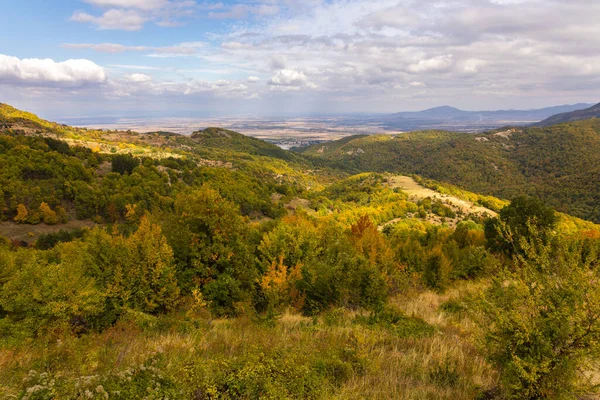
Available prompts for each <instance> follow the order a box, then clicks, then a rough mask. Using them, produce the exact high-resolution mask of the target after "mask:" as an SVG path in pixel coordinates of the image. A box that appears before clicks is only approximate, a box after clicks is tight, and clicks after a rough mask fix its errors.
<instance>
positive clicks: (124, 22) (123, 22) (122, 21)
mask: <svg viewBox="0 0 600 400" xmlns="http://www.w3.org/2000/svg"><path fill="white" fill-rule="evenodd" d="M149 20H150V18H148V17H146V16H144V15H143V14H141V13H139V12H138V11H135V10H120V9H111V10H108V11H106V12H105V13H104V14H102V15H101V16H99V17H95V16H93V15H90V14H88V13H85V12H82V11H77V12H75V13H74V14H73V16H72V17H71V21H75V22H89V23H91V24H92V25H96V26H97V27H98V29H100V30H123V31H139V30H140V29H142V28H143V27H144V24H145V23H146V22H148V21H149Z"/></svg>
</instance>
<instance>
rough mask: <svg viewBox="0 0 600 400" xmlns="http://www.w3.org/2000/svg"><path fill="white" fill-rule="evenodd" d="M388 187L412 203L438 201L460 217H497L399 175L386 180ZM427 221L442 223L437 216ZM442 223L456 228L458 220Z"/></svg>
mask: <svg viewBox="0 0 600 400" xmlns="http://www.w3.org/2000/svg"><path fill="white" fill-rule="evenodd" d="M388 185H390V187H392V188H399V189H402V191H404V192H406V193H407V194H408V198H409V200H411V201H414V202H417V201H419V200H423V199H426V198H428V197H429V198H431V199H432V200H435V199H437V200H440V201H441V202H442V203H444V204H445V205H447V206H449V207H451V208H452V209H453V210H454V211H455V212H456V213H457V214H462V215H469V214H475V215H481V216H483V215H485V214H487V215H489V216H491V217H495V216H497V215H498V214H497V213H496V212H494V211H492V210H490V209H489V208H485V207H481V206H478V205H475V204H473V203H472V202H470V201H466V200H462V199H459V198H458V197H455V196H450V195H445V194H441V193H438V192H436V191H434V190H431V189H428V188H426V187H423V186H421V185H419V184H418V183H417V182H416V181H415V180H414V179H413V178H411V177H409V176H401V175H397V176H393V177H391V178H390V179H389V180H388ZM427 220H428V221H429V222H431V223H434V224H441V223H442V218H441V217H439V216H437V215H433V214H429V215H428V216H427ZM444 221H445V223H446V224H448V225H450V226H456V224H457V223H458V222H459V218H444ZM393 222H397V221H390V222H388V223H386V224H384V225H383V226H385V225H389V224H390V223H393Z"/></svg>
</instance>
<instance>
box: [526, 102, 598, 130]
mask: <svg viewBox="0 0 600 400" xmlns="http://www.w3.org/2000/svg"><path fill="white" fill-rule="evenodd" d="M590 118H600V103H598V104H596V105H594V106H592V107H590V108H586V109H583V110H576V111H571V112H563V113H561V114H557V115H553V116H551V117H550V118H547V119H545V120H543V121H542V122H538V123H537V124H536V126H550V125H555V124H562V123H564V122H573V121H579V120H582V119H590Z"/></svg>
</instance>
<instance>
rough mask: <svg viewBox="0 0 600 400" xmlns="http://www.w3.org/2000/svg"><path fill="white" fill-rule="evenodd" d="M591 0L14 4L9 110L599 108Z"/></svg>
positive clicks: (3, 95) (7, 12)
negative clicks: (589, 105)
mask: <svg viewBox="0 0 600 400" xmlns="http://www.w3.org/2000/svg"><path fill="white" fill-rule="evenodd" d="M599 19H600V4H598V2H597V1H596V0H571V1H569V2H566V1H563V0H453V1H442V0H418V1H417V0H379V1H373V0H303V1H300V0H243V1H240V0H237V1H235V0H227V1H210V0H206V1H205V0H196V1H194V0H57V1H47V0H45V1H43V0H26V1H23V0H4V1H3V4H2V18H1V20H2V23H1V24H0V102H6V103H9V104H13V105H15V106H17V107H20V108H24V109H28V110H31V111H34V112H37V113H39V114H40V115H42V116H46V117H49V118H66V117H81V116H103V115H132V116H198V117H201V116H209V115H220V116H241V115H244V116H248V115H256V116H263V115H273V114H314V113H329V114H341V113H344V114H346V113H354V112H396V111H402V110H416V109H423V108H428V107H433V106H439V105H442V104H449V105H453V106H457V107H461V108H465V109H499V108H537V107H542V106H549V105H557V104H566V103H577V102H597V101H599V100H598V98H597V93H598V89H600V26H599V24H598V23H597V21H598V20H599Z"/></svg>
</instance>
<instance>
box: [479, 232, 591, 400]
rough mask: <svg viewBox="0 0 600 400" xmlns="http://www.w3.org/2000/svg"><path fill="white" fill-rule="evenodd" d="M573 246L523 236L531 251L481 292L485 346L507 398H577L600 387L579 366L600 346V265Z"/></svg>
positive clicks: (523, 246)
mask: <svg viewBox="0 0 600 400" xmlns="http://www.w3.org/2000/svg"><path fill="white" fill-rule="evenodd" d="M569 247H571V248H569ZM573 247H576V246H570V244H569V243H564V242H561V241H558V242H557V243H554V245H553V246H551V245H548V244H544V240H542V239H540V238H539V237H535V236H534V238H533V239H531V240H530V241H525V240H524V239H523V240H521V244H520V248H521V249H522V251H523V252H524V255H523V256H518V257H517V258H516V259H515V263H514V265H513V266H512V268H508V269H506V270H504V271H503V272H502V273H500V274H499V275H498V276H497V277H495V278H494V279H493V281H492V285H491V286H490V288H489V289H488V290H487V292H486V293H485V295H484V296H482V298H481V299H480V302H479V307H478V308H479V311H480V317H479V322H480V324H481V326H482V329H483V330H484V332H485V337H484V339H485V340H484V348H485V350H486V352H487V355H488V358H489V360H490V361H491V362H492V363H493V364H495V365H496V366H497V367H498V370H499V371H500V383H501V385H502V387H503V389H504V392H505V394H506V396H507V397H508V398H512V399H541V398H545V399H550V398H551V399H561V398H575V395H576V394H579V395H585V394H587V393H589V392H591V391H593V389H594V387H593V386H592V383H591V382H589V381H587V380H586V378H585V376H584V375H583V374H581V373H580V371H585V370H586V369H587V368H588V367H589V364H590V363H592V362H593V356H592V354H594V353H595V352H596V351H598V350H600V270H598V268H594V267H592V262H595V260H589V261H584V260H582V258H581V251H579V250H580V249H578V248H575V249H573ZM595 258H596V257H594V259H595Z"/></svg>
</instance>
